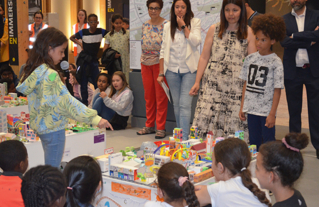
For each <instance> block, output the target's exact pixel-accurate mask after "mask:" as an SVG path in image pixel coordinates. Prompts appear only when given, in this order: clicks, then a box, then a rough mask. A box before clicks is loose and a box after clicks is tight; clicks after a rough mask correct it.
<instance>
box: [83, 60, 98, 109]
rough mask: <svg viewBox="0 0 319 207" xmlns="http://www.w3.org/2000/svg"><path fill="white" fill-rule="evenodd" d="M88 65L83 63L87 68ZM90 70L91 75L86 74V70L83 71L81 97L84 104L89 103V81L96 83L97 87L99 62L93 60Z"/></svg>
mask: <svg viewBox="0 0 319 207" xmlns="http://www.w3.org/2000/svg"><path fill="white" fill-rule="evenodd" d="M85 67H86V65H83V68H85ZM89 70H90V76H87V75H86V71H82V77H81V83H80V85H81V97H82V103H83V104H84V105H86V106H87V105H88V97H89V94H88V82H90V83H92V84H93V85H94V88H97V80H96V79H97V76H98V75H99V73H100V71H99V63H98V62H97V61H92V62H90V63H89Z"/></svg>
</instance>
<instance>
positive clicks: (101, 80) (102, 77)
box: [88, 71, 112, 119]
mask: <svg viewBox="0 0 319 207" xmlns="http://www.w3.org/2000/svg"><path fill="white" fill-rule="evenodd" d="M110 85H111V77H110V76H109V74H107V73H105V72H103V71H101V73H100V74H99V75H98V76H97V88H96V89H95V91H94V93H93V96H92V97H93V100H92V101H91V103H90V104H89V106H88V107H89V108H92V106H93V103H94V102H95V101H96V100H97V98H98V97H99V94H100V93H101V91H104V92H105V93H106V95H109V94H110V91H111V87H110ZM102 113H103V111H102ZM105 117H107V114H105ZM108 118H110V119H111V118H112V117H108Z"/></svg>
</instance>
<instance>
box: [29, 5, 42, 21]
mask: <svg viewBox="0 0 319 207" xmlns="http://www.w3.org/2000/svg"><path fill="white" fill-rule="evenodd" d="M37 11H42V0H29V23H30V24H32V23H33V22H34V21H33V14H34V13H35V12H37Z"/></svg>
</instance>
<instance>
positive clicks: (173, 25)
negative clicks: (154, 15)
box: [171, 0, 194, 40]
mask: <svg viewBox="0 0 319 207" xmlns="http://www.w3.org/2000/svg"><path fill="white" fill-rule="evenodd" d="M177 1H179V0H174V1H173V4H172V7H171V38H172V40H174V37H175V32H176V28H177V27H178V24H177V20H176V14H175V4H176V2H177ZM182 1H183V2H184V3H185V4H186V7H187V10H186V14H185V17H184V22H185V24H186V26H187V27H188V26H190V25H191V20H192V19H193V17H194V13H193V12H192V7H191V3H190V1H189V0H182Z"/></svg>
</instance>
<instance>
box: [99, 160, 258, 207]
mask: <svg viewBox="0 0 319 207" xmlns="http://www.w3.org/2000/svg"><path fill="white" fill-rule="evenodd" d="M255 169H256V160H253V161H251V163H250V166H249V170H250V171H251V173H252V175H253V177H255ZM213 183H215V177H212V178H210V179H207V180H204V181H202V182H199V183H196V184H195V185H210V184H213ZM156 196H157V188H153V187H150V186H148V185H144V184H142V183H136V182H132V181H126V180H122V179H117V178H114V177H109V176H106V175H103V191H102V193H101V194H99V195H98V196H97V197H96V199H95V203H94V204H95V205H96V206H98V207H102V206H103V207H104V206H107V207H123V206H129V207H143V206H144V204H145V202H147V201H156V200H157V199H156Z"/></svg>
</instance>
